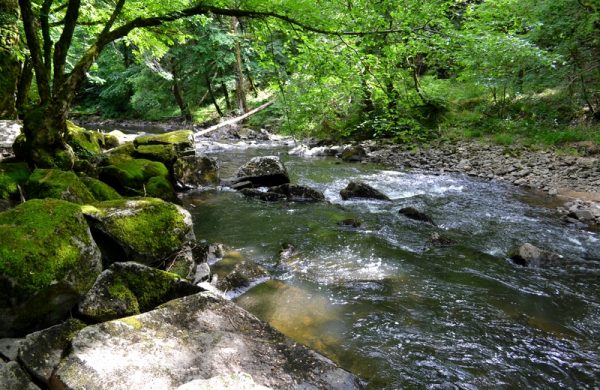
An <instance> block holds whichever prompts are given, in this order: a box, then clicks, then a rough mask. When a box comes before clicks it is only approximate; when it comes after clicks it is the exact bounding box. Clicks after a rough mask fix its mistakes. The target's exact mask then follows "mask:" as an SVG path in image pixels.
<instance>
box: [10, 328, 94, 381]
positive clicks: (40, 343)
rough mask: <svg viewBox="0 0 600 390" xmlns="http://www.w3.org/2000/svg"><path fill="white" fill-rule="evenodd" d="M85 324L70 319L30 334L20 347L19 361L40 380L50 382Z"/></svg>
mask: <svg viewBox="0 0 600 390" xmlns="http://www.w3.org/2000/svg"><path fill="white" fill-rule="evenodd" d="M85 326H86V325H85V324H84V323H83V322H81V321H78V320H75V319H68V320H67V321H65V322H63V323H62V324H59V325H55V326H52V327H50V328H47V329H44V330H41V331H39V332H35V333H31V334H28V335H27V337H26V338H25V340H24V341H23V343H22V344H21V346H20V348H19V361H20V362H21V364H22V365H23V367H25V368H26V369H27V371H28V372H29V373H30V374H31V375H32V376H33V377H35V379H36V380H37V381H39V382H42V383H44V384H46V385H49V384H50V377H51V376H52V372H53V371H54V369H55V368H56V366H58V363H60V360H61V358H62V356H63V354H64V353H65V351H66V350H67V349H69V348H70V347H71V340H73V337H75V335H76V334H77V332H78V331H80V330H81V329H83V328H85Z"/></svg>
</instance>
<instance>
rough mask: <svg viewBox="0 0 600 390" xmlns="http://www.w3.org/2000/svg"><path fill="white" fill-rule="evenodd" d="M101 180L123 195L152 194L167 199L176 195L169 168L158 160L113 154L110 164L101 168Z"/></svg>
mask: <svg viewBox="0 0 600 390" xmlns="http://www.w3.org/2000/svg"><path fill="white" fill-rule="evenodd" d="M100 180H102V181H103V182H105V183H107V184H108V185H110V186H111V187H113V188H114V189H116V190H117V191H118V192H119V193H120V194H121V195H129V196H150V197H156V198H161V199H165V200H172V199H174V197H175V191H174V189H173V186H172V184H171V180H170V177H169V170H168V169H167V167H166V166H165V165H164V164H163V163H161V162H157V161H150V160H146V159H134V158H131V157H129V156H125V155H120V154H117V155H112V156H111V157H110V158H109V160H108V165H107V166H104V167H102V168H100Z"/></svg>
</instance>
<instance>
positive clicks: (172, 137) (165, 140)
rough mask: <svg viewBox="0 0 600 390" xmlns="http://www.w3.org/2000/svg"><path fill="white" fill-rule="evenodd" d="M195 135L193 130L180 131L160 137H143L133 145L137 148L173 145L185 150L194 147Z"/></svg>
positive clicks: (159, 135)
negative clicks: (141, 146)
mask: <svg viewBox="0 0 600 390" xmlns="http://www.w3.org/2000/svg"><path fill="white" fill-rule="evenodd" d="M193 135H194V133H193V132H192V131H191V130H178V131H172V132H170V133H164V134H158V135H142V136H140V137H137V138H136V139H135V140H134V141H133V143H134V144H135V145H136V146H139V145H165V144H171V145H174V146H176V147H177V148H178V149H185V148H191V147H193V145H194V141H193Z"/></svg>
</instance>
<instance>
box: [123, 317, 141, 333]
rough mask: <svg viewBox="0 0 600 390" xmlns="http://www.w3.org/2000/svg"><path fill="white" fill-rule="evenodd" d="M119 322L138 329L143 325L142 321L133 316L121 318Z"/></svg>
mask: <svg viewBox="0 0 600 390" xmlns="http://www.w3.org/2000/svg"><path fill="white" fill-rule="evenodd" d="M119 322H122V323H124V324H127V325H129V326H131V327H132V328H133V329H135V330H140V329H142V328H143V327H144V323H143V322H142V321H140V320H138V319H137V318H135V317H127V318H121V319H119Z"/></svg>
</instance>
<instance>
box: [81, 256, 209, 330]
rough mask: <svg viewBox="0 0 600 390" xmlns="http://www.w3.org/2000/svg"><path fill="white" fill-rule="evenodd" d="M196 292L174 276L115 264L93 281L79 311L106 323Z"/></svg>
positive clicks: (168, 273)
mask: <svg viewBox="0 0 600 390" xmlns="http://www.w3.org/2000/svg"><path fill="white" fill-rule="evenodd" d="M199 291H202V289H201V288H200V287H197V286H194V285H193V284H191V283H188V282H186V281H184V280H183V279H181V278H180V277H179V276H178V275H176V274H173V273H170V272H165V271H161V270H158V269H155V268H150V267H146V266H144V265H142V264H138V263H115V264H113V265H112V266H111V267H110V268H109V269H107V270H106V271H104V272H103V273H102V274H101V275H100V277H99V278H98V279H97V280H96V283H94V286H93V287H92V288H91V289H90V291H89V293H88V294H87V295H86V297H85V299H84V300H83V302H82V303H81V304H80V305H79V311H80V313H81V314H83V315H84V316H86V317H88V318H91V319H93V320H96V321H108V320H112V319H115V318H121V317H125V316H130V315H134V314H139V313H140V312H144V311H148V310H151V309H154V308H155V307H156V306H158V305H160V304H162V303H165V302H167V301H169V300H171V299H175V298H179V297H182V296H185V295H190V294H194V293H197V292H199Z"/></svg>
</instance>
